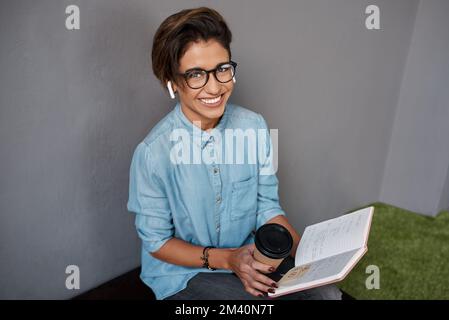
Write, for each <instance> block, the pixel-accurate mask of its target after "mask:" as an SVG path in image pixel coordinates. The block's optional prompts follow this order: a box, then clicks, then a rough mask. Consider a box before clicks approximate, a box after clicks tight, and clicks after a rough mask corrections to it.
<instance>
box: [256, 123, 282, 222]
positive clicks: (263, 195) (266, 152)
mask: <svg viewBox="0 0 449 320" xmlns="http://www.w3.org/2000/svg"><path fill="white" fill-rule="evenodd" d="M259 116H260V122H261V127H262V133H263V134H261V135H259V139H260V140H259V148H261V150H260V152H259V155H258V156H259V157H260V158H259V173H258V174H259V179H258V180H259V184H258V192H257V229H258V228H259V227H261V226H262V225H264V224H265V223H267V222H268V221H269V220H270V219H272V218H274V217H275V216H278V215H284V216H285V212H284V211H283V210H282V208H281V206H280V204H279V195H278V186H279V182H278V179H277V177H276V170H275V167H274V163H273V161H274V157H275V154H274V150H273V143H272V140H271V137H270V132H269V129H268V126H267V123H266V122H265V120H264V119H263V117H262V116H261V115H259Z"/></svg>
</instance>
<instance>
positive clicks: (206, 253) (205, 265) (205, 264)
mask: <svg viewBox="0 0 449 320" xmlns="http://www.w3.org/2000/svg"><path fill="white" fill-rule="evenodd" d="M212 248H215V247H214V246H207V247H204V249H203V256H202V257H201V260H203V261H204V262H203V268H207V269H209V270H217V269H215V268H212V267H211V266H210V265H209V249H212Z"/></svg>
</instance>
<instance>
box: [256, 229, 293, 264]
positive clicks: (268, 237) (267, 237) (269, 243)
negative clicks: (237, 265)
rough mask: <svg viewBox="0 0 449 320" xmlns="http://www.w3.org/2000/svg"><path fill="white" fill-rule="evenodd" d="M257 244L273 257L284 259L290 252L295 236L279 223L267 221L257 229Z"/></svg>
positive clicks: (262, 250)
mask: <svg viewBox="0 0 449 320" xmlns="http://www.w3.org/2000/svg"><path fill="white" fill-rule="evenodd" d="M255 245H256V248H257V250H259V251H260V252H261V253H262V254H264V255H265V256H267V257H269V258H271V259H283V258H285V257H287V256H288V255H289V254H290V251H291V249H292V246H293V238H292V236H291V234H290V232H288V230H287V229H286V228H285V227H284V226H282V225H280V224H277V223H267V224H264V225H263V226H261V227H260V228H259V229H258V230H257V231H256V236H255Z"/></svg>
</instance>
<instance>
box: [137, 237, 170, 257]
mask: <svg viewBox="0 0 449 320" xmlns="http://www.w3.org/2000/svg"><path fill="white" fill-rule="evenodd" d="M170 239H171V237H170V238H166V239H162V240H158V241H146V240H142V246H143V248H144V249H145V251H147V252H148V253H153V252H156V251H158V250H159V249H160V248H161V247H162V246H163V245H164V244H165V243H166V242H167V241H168V240H170Z"/></svg>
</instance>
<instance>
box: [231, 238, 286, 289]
mask: <svg viewBox="0 0 449 320" xmlns="http://www.w3.org/2000/svg"><path fill="white" fill-rule="evenodd" d="M254 249H255V245H254V244H249V245H246V246H243V247H241V248H237V249H233V250H232V252H231V254H230V255H229V258H228V259H229V260H228V263H229V268H230V269H231V270H232V271H233V272H234V273H235V274H236V275H237V276H238V277H239V278H240V280H241V281H242V283H243V285H244V287H245V290H246V292H248V293H250V294H252V295H253V296H259V297H262V296H264V293H266V292H268V291H269V292H271V293H274V290H275V288H276V287H277V285H276V282H275V281H274V280H272V279H270V278H269V277H267V276H266V275H264V273H271V272H273V271H275V268H273V267H272V266H270V265H267V264H264V263H261V262H259V261H257V260H255V259H254V257H253V254H254Z"/></svg>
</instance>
